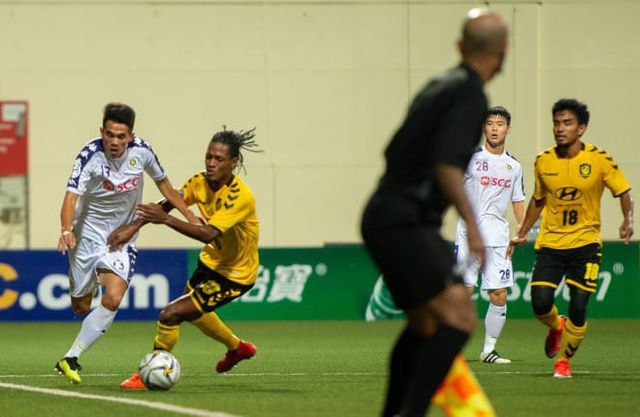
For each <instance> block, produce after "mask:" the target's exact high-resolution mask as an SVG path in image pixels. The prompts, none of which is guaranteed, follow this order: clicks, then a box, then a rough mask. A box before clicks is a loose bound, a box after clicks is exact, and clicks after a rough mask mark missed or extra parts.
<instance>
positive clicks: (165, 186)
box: [156, 177, 201, 225]
mask: <svg viewBox="0 0 640 417" xmlns="http://www.w3.org/2000/svg"><path fill="white" fill-rule="evenodd" d="M156 186H157V187H158V190H160V192H161V193H162V195H163V196H164V198H166V199H167V201H168V202H169V203H170V204H171V205H172V206H173V207H175V208H177V209H178V211H180V213H182V215H183V216H184V217H185V218H186V219H187V220H188V221H189V223H191V224H198V225H199V224H201V222H200V219H198V217H196V215H195V214H193V213H192V212H191V210H189V209H188V208H187V205H186V204H185V203H184V200H183V199H182V196H181V195H180V193H179V192H178V191H176V190H175V189H174V188H173V186H172V185H171V181H169V177H164V178H163V179H161V180H160V181H156Z"/></svg>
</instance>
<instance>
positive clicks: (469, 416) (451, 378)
mask: <svg viewBox="0 0 640 417" xmlns="http://www.w3.org/2000/svg"><path fill="white" fill-rule="evenodd" d="M431 403H432V404H433V405H436V406H438V407H441V408H442V409H443V410H444V412H445V414H446V415H447V416H448V417H495V416H496V412H495V410H494V409H493V406H492V405H491V401H489V398H488V397H487V395H486V394H485V392H484V390H483V389H482V387H481V386H480V383H478V380H477V379H476V377H475V376H474V375H473V373H472V372H471V369H469V365H467V362H466V361H465V360H464V358H463V357H462V356H460V355H458V356H457V357H456V359H455V360H454V361H453V364H452V365H451V369H449V373H448V374H447V377H446V378H445V380H444V381H443V382H442V385H440V388H438V391H436V394H435V395H434V396H433V399H432V400H431Z"/></svg>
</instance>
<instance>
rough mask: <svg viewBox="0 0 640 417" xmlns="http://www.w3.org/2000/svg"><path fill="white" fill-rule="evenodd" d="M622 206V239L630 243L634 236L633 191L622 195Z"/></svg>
mask: <svg viewBox="0 0 640 417" xmlns="http://www.w3.org/2000/svg"><path fill="white" fill-rule="evenodd" d="M620 208H621V209H622V225H621V226H620V239H622V240H624V243H625V244H627V243H629V240H631V236H633V197H631V191H627V192H626V193H624V194H622V195H621V196H620Z"/></svg>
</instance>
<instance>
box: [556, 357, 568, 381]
mask: <svg viewBox="0 0 640 417" xmlns="http://www.w3.org/2000/svg"><path fill="white" fill-rule="evenodd" d="M553 377H554V378H571V365H569V361H567V360H563V359H558V360H557V361H556V364H555V366H554V369H553Z"/></svg>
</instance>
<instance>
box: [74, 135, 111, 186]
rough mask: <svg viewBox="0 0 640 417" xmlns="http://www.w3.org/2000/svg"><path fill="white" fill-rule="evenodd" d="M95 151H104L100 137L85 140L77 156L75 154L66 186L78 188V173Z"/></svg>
mask: <svg viewBox="0 0 640 417" xmlns="http://www.w3.org/2000/svg"><path fill="white" fill-rule="evenodd" d="M96 152H103V153H104V146H103V145H102V138H101V137H99V138H95V139H91V140H90V141H89V142H87V144H86V145H84V147H83V148H82V150H81V151H80V153H79V154H78V156H76V159H75V161H73V171H71V176H70V177H69V181H68V182H67V186H68V187H72V188H76V189H77V188H78V178H80V174H81V173H82V170H83V169H84V167H85V166H86V165H87V162H89V160H90V159H91V157H92V156H93V155H94V154H95V153H96Z"/></svg>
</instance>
